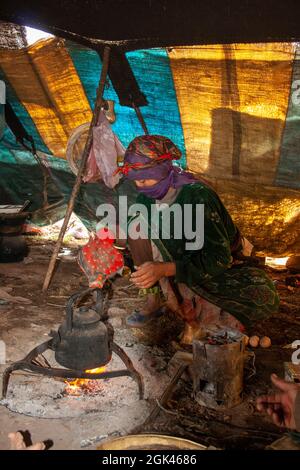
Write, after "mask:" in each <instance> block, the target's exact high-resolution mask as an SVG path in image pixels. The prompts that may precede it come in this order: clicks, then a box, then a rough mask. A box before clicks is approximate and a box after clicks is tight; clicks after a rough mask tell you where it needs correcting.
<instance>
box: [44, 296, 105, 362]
mask: <svg viewBox="0 0 300 470" xmlns="http://www.w3.org/2000/svg"><path fill="white" fill-rule="evenodd" d="M93 290H95V291H96V305H95V307H93V308H91V307H86V306H84V307H79V308H74V306H75V304H76V303H78V302H79V301H80V300H81V299H82V298H83V297H84V296H85V295H87V294H88V293H89V292H91V291H93ZM102 307H103V293H102V291H101V290H100V289H88V290H84V291H83V292H77V293H75V294H73V295H72V296H71V297H70V299H69V300H68V303H67V306H66V319H65V321H64V322H63V323H62V325H61V326H60V327H59V329H58V331H57V332H51V335H52V336H53V340H52V348H53V349H54V351H55V359H56V361H57V362H58V363H59V364H60V365H62V366H64V367H67V368H69V369H74V370H80V371H81V370H83V371H84V370H87V369H94V368H96V367H101V366H104V365H105V364H107V363H108V362H109V361H110V359H111V355H112V341H113V334H114V333H113V328H112V326H111V325H109V324H108V323H105V321H106V320H107V317H105V316H104V315H103V314H102Z"/></svg>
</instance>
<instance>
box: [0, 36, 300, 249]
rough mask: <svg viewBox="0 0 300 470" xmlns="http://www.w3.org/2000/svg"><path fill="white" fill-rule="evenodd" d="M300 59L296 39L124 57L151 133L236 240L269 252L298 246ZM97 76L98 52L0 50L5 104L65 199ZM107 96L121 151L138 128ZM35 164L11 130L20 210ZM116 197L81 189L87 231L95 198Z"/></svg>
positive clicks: (35, 191) (11, 164)
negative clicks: (165, 140) (232, 226)
mask: <svg viewBox="0 0 300 470" xmlns="http://www.w3.org/2000/svg"><path fill="white" fill-rule="evenodd" d="M299 54H300V46H299V45H298V44H296V43H264V44H228V45H206V46H203V45H202V46H190V47H176V48H168V49H146V50H135V51H130V52H127V53H126V57H127V59H128V62H129V64H130V67H131V69H132V72H133V74H134V76H135V79H136V81H137V83H138V86H139V88H140V90H141V91H142V93H143V94H144V95H145V96H146V98H147V101H148V105H147V106H143V107H141V112H142V114H143V117H144V119H145V122H146V124H147V127H148V129H149V132H150V133H152V134H161V135H166V136H168V137H170V138H171V139H172V140H173V141H174V142H175V143H176V145H177V146H178V147H179V148H180V149H181V151H182V155H183V156H182V160H181V162H180V163H181V165H182V166H183V167H185V168H188V169H189V170H190V171H192V172H194V173H196V174H201V175H203V176H205V177H206V178H207V179H208V180H209V181H210V182H211V184H212V185H213V186H214V187H215V189H216V190H217V192H218V193H219V195H220V196H221V198H222V199H223V200H224V203H225V205H226V206H227V207H228V209H229V211H230V212H231V214H232V216H233V218H234V220H235V221H236V223H237V224H238V225H239V227H240V228H241V230H242V232H244V233H245V234H246V236H247V238H249V239H250V240H251V242H252V243H253V244H254V245H255V246H256V248H257V250H258V252H261V253H263V254H269V255H290V254H293V253H297V251H298V252H299V249H300V240H299V233H300V204H299V189H300V158H299V149H300V93H298V88H299V89H300V68H299V67H300V66H299V64H300V60H299V59H300V56H299ZM100 72H101V61H100V59H99V55H98V54H97V53H96V52H95V51H94V50H91V49H88V48H86V47H83V46H81V45H77V44H75V43H71V42H70V41H65V40H62V39H59V38H51V39H47V40H41V41H38V42H37V43H35V44H33V45H32V46H29V47H22V48H7V47H3V46H1V45H0V79H1V80H3V81H4V82H5V84H6V94H7V101H8V102H9V103H10V105H11V107H12V109H13V111H14V113H15V114H16V116H17V117H18V118H19V120H20V122H21V123H22V125H23V127H24V129H25V130H26V132H27V133H28V134H29V135H31V136H32V137H33V139H34V142H35V146H36V148H37V149H38V150H39V151H40V152H43V154H44V155H47V158H48V162H49V165H50V166H51V168H53V170H54V174H55V178H56V181H57V184H58V186H59V185H60V187H61V191H62V192H63V194H64V196H65V198H66V199H67V197H68V195H69V194H70V191H71V187H72V183H73V181H74V178H73V176H72V174H71V173H70V170H69V167H68V164H67V162H66V161H65V154H66V146H67V142H68V138H69V136H70V134H71V132H72V131H73V130H74V129H75V128H76V127H77V126H79V125H81V124H83V123H86V122H89V121H90V120H91V116H92V109H93V106H94V102H95V97H96V89H97V85H98V80H99V76H100ZM298 95H299V96H298ZM104 97H105V98H106V99H112V100H114V101H115V103H116V104H115V113H116V116H117V119H116V122H115V123H114V124H113V130H114V132H115V133H116V134H117V135H118V137H119V138H120V140H121V142H122V143H123V145H124V146H127V145H128V143H129V142H130V141H131V140H132V139H133V138H134V137H136V136H137V135H140V134H142V132H143V131H142V128H141V125H140V123H139V121H138V119H137V117H136V114H135V111H134V110H133V109H132V108H130V107H127V106H121V105H120V104H119V101H118V95H117V93H116V91H115V90H114V88H113V85H112V83H111V82H110V81H108V83H107V86H106V88H105V93H104ZM18 164H19V166H18ZM20 165H21V166H22V171H20V169H19V168H20ZM35 165H36V162H35V160H34V159H33V158H32V155H31V154H30V152H27V151H25V150H24V148H22V147H21V146H20V144H18V143H16V140H15V137H14V135H13V134H12V132H11V130H10V129H9V128H6V130H5V132H4V134H3V136H2V139H1V140H0V169H1V174H0V185H1V188H2V191H3V193H4V194H7V195H9V196H10V198H11V199H12V200H13V201H16V202H18V201H19V200H24V199H28V198H30V197H31V198H32V199H33V200H35V206H34V209H38V208H39V206H40V204H41V200H40V199H38V195H40V193H41V189H40V187H39V186H38V185H39V182H38V181H39V179H40V176H39V175H38V171H33V168H34V166H35ZM28 168H31V170H29V171H27V170H28ZM8 174H9V175H10V177H9V178H8ZM25 174H26V178H25V177H24V175H25ZM25 179H26V181H25ZM12 181H13V182H12ZM100 187H101V188H100ZM124 191H132V189H131V187H128V188H125V189H124ZM111 193H112V192H111V191H109V190H108V189H107V188H104V187H103V185H101V184H99V183H97V184H95V183H94V184H88V185H83V186H82V189H81V194H80V198H79V199H78V201H77V209H78V210H77V212H78V214H79V215H82V217H83V219H84V220H85V221H87V220H89V223H90V224H91V223H94V222H95V220H96V219H93V217H92V216H91V214H92V213H95V208H96V206H97V205H98V204H99V203H100V202H101V201H103V200H105V201H107V200H108V199H111V198H113V197H115V196H112V194H111ZM28 195H31V196H30V197H29V196H28ZM86 206H89V215H87V212H86V210H85V208H86ZM84 212H85V215H84V214H83V213H84ZM92 219H93V221H92V222H91V220H92Z"/></svg>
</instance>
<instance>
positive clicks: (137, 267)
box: [135, 261, 154, 271]
mask: <svg viewBox="0 0 300 470" xmlns="http://www.w3.org/2000/svg"><path fill="white" fill-rule="evenodd" d="M152 264H154V263H153V261H145V263H142V264H140V265H139V266H135V268H136V270H137V271H140V270H141V269H143V268H149V266H150V265H152Z"/></svg>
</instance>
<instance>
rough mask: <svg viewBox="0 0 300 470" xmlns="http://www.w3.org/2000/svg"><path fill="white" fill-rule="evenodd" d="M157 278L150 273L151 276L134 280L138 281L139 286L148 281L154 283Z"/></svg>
mask: <svg viewBox="0 0 300 470" xmlns="http://www.w3.org/2000/svg"><path fill="white" fill-rule="evenodd" d="M154 279H155V277H154V276H153V275H152V274H151V273H150V274H145V275H144V276H142V277H139V278H135V279H134V280H135V281H136V283H137V284H144V283H145V282H147V281H152V280H154Z"/></svg>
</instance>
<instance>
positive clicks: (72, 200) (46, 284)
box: [43, 46, 110, 292]
mask: <svg viewBox="0 0 300 470" xmlns="http://www.w3.org/2000/svg"><path fill="white" fill-rule="evenodd" d="M109 56H110V47H109V46H105V48H104V55H103V64H102V70H101V77H100V81H99V86H98V90H97V98H96V103H95V108H94V112H93V118H92V121H91V124H90V127H89V133H88V138H87V141H86V143H85V147H84V151H83V156H82V160H81V163H80V166H79V169H78V173H77V176H76V180H75V183H74V186H73V190H72V194H71V197H70V199H69V202H68V207H67V210H66V214H65V218H64V223H63V225H62V227H61V229H60V232H59V236H58V239H57V242H56V245H55V247H54V250H53V253H52V257H51V260H50V263H49V266H48V271H47V273H46V277H45V281H44V284H43V292H45V291H46V290H47V289H48V287H49V284H50V281H51V278H52V274H53V271H54V268H55V264H56V258H57V255H58V253H59V250H60V248H61V245H62V242H63V239H64V235H65V231H66V229H67V226H68V222H69V220H70V217H71V214H72V212H73V208H74V204H75V199H76V196H77V194H78V191H79V188H80V184H81V179H82V175H83V173H84V170H85V165H86V162H87V159H88V156H89V154H90V151H91V147H92V144H93V128H94V127H95V126H96V125H97V122H98V119H99V114H100V110H101V107H102V105H103V92H104V87H105V81H106V77H107V72H108V63H109Z"/></svg>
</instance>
